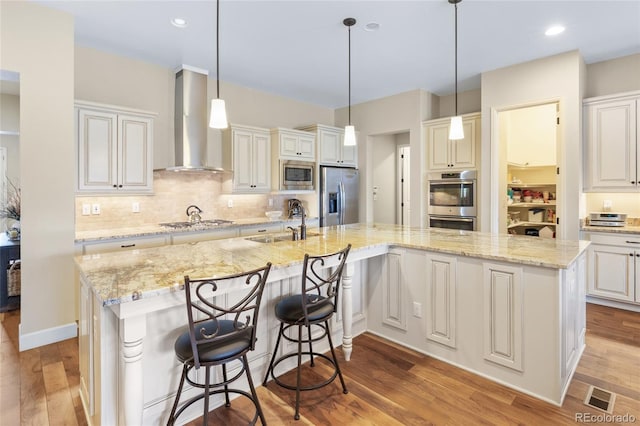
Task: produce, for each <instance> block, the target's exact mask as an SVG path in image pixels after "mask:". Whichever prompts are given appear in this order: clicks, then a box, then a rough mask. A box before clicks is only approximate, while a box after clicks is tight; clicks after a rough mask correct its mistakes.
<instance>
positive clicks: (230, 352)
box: [174, 320, 251, 363]
mask: <svg viewBox="0 0 640 426" xmlns="http://www.w3.org/2000/svg"><path fill="white" fill-rule="evenodd" d="M238 325H239V326H240V327H242V326H244V324H242V323H238ZM197 327H198V330H205V333H207V334H213V333H214V332H215V330H216V329H217V328H218V327H219V335H225V334H230V333H232V332H233V331H234V325H233V321H229V320H223V321H218V325H216V323H215V322H214V321H208V322H205V323H202V324H199V325H198V326H197ZM194 331H195V330H194ZM250 348H251V338H250V336H247V335H246V334H236V335H234V336H233V338H231V339H229V341H228V342H225V343H224V344H218V345H216V344H210V345H202V346H200V348H199V350H198V356H199V357H200V362H201V363H208V362H216V361H221V360H225V359H230V358H233V357H236V356H240V355H242V352H244V351H247V350H248V349H250ZM174 349H175V352H176V358H178V361H180V362H188V361H190V360H192V359H193V350H192V347H191V337H190V335H189V332H188V331H186V332H184V333H182V334H181V335H180V336H179V337H178V338H177V339H176V343H175V345H174Z"/></svg>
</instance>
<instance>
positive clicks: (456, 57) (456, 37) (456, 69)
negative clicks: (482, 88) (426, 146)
mask: <svg viewBox="0 0 640 426" xmlns="http://www.w3.org/2000/svg"><path fill="white" fill-rule="evenodd" d="M454 6H455V10H456V13H455V32H456V33H455V77H456V82H455V87H456V116H457V115H458V3H456V4H455V5H454Z"/></svg>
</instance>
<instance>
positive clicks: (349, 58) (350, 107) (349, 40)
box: [349, 26, 351, 126]
mask: <svg viewBox="0 0 640 426" xmlns="http://www.w3.org/2000/svg"><path fill="white" fill-rule="evenodd" d="M349 126H351V26H349Z"/></svg>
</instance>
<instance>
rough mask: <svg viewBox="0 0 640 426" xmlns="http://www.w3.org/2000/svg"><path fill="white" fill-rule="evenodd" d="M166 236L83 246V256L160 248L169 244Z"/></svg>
mask: <svg viewBox="0 0 640 426" xmlns="http://www.w3.org/2000/svg"><path fill="white" fill-rule="evenodd" d="M168 242H169V238H168V237H167V236H165V235H152V236H147V237H136V238H113V239H108V240H100V241H94V242H90V243H84V244H82V254H85V255H91V254H97V253H106V252H110V251H120V250H137V249H144V248H150V247H160V246H164V245H166V244H168Z"/></svg>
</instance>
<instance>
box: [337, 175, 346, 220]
mask: <svg viewBox="0 0 640 426" xmlns="http://www.w3.org/2000/svg"><path fill="white" fill-rule="evenodd" d="M338 188H339V191H340V210H339V212H340V223H339V224H340V225H344V209H345V207H346V206H345V203H344V201H345V198H344V197H345V194H344V183H342V181H340V183H339V184H338Z"/></svg>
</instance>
